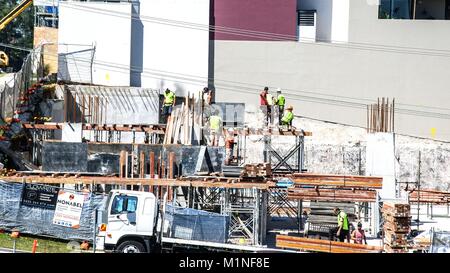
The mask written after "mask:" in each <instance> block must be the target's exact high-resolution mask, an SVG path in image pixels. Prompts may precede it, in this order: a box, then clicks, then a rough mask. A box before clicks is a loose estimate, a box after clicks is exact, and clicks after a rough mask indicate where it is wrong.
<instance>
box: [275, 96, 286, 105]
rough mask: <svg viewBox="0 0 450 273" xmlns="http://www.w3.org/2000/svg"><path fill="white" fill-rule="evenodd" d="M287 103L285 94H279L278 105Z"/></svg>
mask: <svg viewBox="0 0 450 273" xmlns="http://www.w3.org/2000/svg"><path fill="white" fill-rule="evenodd" d="M285 103H286V99H285V98H284V96H283V95H279V96H278V99H277V105H279V106H284V105H285Z"/></svg>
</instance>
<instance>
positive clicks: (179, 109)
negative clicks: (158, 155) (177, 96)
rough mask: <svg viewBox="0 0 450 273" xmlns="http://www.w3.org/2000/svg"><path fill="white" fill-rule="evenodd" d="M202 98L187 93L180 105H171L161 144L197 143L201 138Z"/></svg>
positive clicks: (199, 95) (199, 94)
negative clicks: (170, 112)
mask: <svg viewBox="0 0 450 273" xmlns="http://www.w3.org/2000/svg"><path fill="white" fill-rule="evenodd" d="M202 123H203V100H202V95H201V92H199V93H198V95H197V96H194V94H193V93H189V94H188V96H186V98H185V101H184V102H183V103H182V104H181V105H177V106H175V107H173V110H172V114H171V115H170V116H169V118H168V119H167V125H166V133H165V135H164V142H163V144H184V145H192V144H198V143H199V142H200V140H201V139H202V130H201V128H202Z"/></svg>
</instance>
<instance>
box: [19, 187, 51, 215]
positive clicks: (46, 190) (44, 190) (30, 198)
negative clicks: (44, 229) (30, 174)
mask: <svg viewBox="0 0 450 273" xmlns="http://www.w3.org/2000/svg"><path fill="white" fill-rule="evenodd" d="M57 199H58V188H56V187H52V186H46V185H37V184H28V183H25V184H24V187H23V192H22V199H21V205H25V206H31V207H39V208H44V209H51V210H54V209H55V207H56V200H57Z"/></svg>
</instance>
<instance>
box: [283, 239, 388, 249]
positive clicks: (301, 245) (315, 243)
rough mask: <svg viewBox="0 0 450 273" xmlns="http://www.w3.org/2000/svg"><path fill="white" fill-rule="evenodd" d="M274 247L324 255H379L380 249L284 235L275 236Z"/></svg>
mask: <svg viewBox="0 0 450 273" xmlns="http://www.w3.org/2000/svg"><path fill="white" fill-rule="evenodd" d="M276 246H277V247H278V248H290V249H297V250H301V251H308V252H325V253H379V252H381V247H377V246H368V245H361V244H351V243H345V242H334V241H328V240H318V239H310V238H301V237H294V236H286V235H277V236H276Z"/></svg>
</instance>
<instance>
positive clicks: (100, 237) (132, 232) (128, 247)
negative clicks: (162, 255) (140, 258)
mask: <svg viewBox="0 0 450 273" xmlns="http://www.w3.org/2000/svg"><path fill="white" fill-rule="evenodd" d="M157 216H158V204H157V201H156V197H155V195H154V194H153V193H150V192H140V191H127V190H112V191H111V192H110V193H109V195H108V198H107V201H106V205H105V208H104V210H103V211H102V215H101V217H100V219H99V220H100V221H99V223H98V224H99V225H98V227H99V232H98V234H97V236H96V248H97V249H98V250H104V251H117V252H124V253H141V252H151V250H152V248H153V246H154V244H155V242H156V228H155V226H156V222H157Z"/></svg>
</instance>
